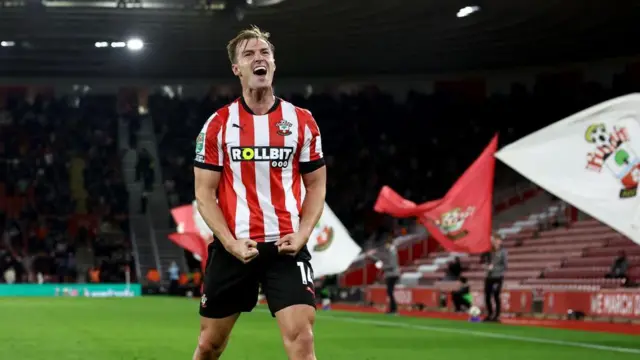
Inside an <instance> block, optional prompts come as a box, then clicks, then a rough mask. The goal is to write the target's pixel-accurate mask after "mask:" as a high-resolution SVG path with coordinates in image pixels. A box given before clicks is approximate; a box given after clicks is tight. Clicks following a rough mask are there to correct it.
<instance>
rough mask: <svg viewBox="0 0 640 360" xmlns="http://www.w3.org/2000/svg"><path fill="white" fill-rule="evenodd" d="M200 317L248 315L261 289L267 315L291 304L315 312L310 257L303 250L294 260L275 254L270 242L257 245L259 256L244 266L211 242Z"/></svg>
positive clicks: (217, 244) (272, 244) (217, 243)
mask: <svg viewBox="0 0 640 360" xmlns="http://www.w3.org/2000/svg"><path fill="white" fill-rule="evenodd" d="M208 250H209V258H208V260H207V267H206V270H205V275H204V289H203V295H202V298H201V299H200V316H202V317H206V318H215V319H219V318H224V317H227V316H230V315H233V314H236V313H240V312H250V311H251V310H253V308H254V307H255V306H256V304H257V302H258V289H259V287H260V286H262V292H263V293H264V295H265V297H266V299H267V303H268V305H269V310H270V311H271V315H272V316H275V313H276V312H278V311H279V310H282V309H284V308H286V307H289V306H291V305H298V304H306V305H310V306H312V307H314V309H315V303H316V301H315V288H314V286H313V269H312V268H311V263H310V262H309V260H311V255H310V254H309V251H308V250H307V248H306V247H305V248H304V249H303V250H302V251H300V253H298V255H296V256H295V257H293V256H290V255H280V254H278V249H277V248H276V246H275V244H274V243H258V251H259V255H258V256H257V257H256V258H255V259H253V260H252V261H250V262H249V263H248V264H244V263H242V262H241V261H240V260H238V259H236V258H235V257H234V256H233V255H231V254H230V253H229V252H227V250H225V248H224V247H223V246H222V244H221V243H220V241H218V240H215V241H214V242H213V243H211V244H210V245H209V249H208Z"/></svg>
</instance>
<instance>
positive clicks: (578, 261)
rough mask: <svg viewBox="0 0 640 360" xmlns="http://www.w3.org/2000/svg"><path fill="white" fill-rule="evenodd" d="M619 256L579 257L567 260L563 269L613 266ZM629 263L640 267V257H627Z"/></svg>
mask: <svg viewBox="0 0 640 360" xmlns="http://www.w3.org/2000/svg"><path fill="white" fill-rule="evenodd" d="M616 258H617V256H611V255H608V256H594V257H579V258H572V259H567V260H566V261H565V262H564V264H563V267H565V268H569V267H576V266H611V265H613V262H614V261H615V260H616ZM627 261H629V266H636V265H640V256H629V257H627Z"/></svg>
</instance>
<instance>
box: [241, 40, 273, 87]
mask: <svg viewBox="0 0 640 360" xmlns="http://www.w3.org/2000/svg"><path fill="white" fill-rule="evenodd" d="M232 70H233V73H234V74H235V75H236V76H238V77H239V78H240V83H241V84H242V87H243V88H249V89H260V88H266V87H271V83H272V82H273V73H274V72H275V71H276V63H275V60H274V58H273V52H271V48H270V47H269V44H268V43H267V42H266V41H264V40H262V39H249V40H246V41H243V42H241V43H239V44H238V47H237V48H236V63H235V64H233V65H232Z"/></svg>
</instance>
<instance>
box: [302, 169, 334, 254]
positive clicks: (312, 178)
mask: <svg viewBox="0 0 640 360" xmlns="http://www.w3.org/2000/svg"><path fill="white" fill-rule="evenodd" d="M302 181H303V182H304V187H305V189H306V191H307V193H306V195H305V197H304V201H303V202H302V211H301V214H300V229H299V230H298V232H299V233H301V235H302V236H303V238H304V239H306V240H307V241H308V240H309V237H310V236H311V232H312V231H313V228H314V227H315V226H316V224H317V223H318V221H319V220H320V216H322V210H324V200H325V196H326V194H327V167H326V166H322V167H320V168H318V169H316V170H314V171H313V172H310V173H307V174H303V175H302ZM305 244H306V241H305Z"/></svg>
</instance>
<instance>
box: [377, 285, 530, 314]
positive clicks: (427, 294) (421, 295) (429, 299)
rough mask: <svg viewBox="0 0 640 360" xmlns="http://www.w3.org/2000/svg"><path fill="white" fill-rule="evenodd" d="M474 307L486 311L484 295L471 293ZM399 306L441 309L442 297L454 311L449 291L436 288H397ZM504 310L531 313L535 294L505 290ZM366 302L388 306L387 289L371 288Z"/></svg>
mask: <svg viewBox="0 0 640 360" xmlns="http://www.w3.org/2000/svg"><path fill="white" fill-rule="evenodd" d="M471 293H472V295H473V299H474V305H476V306H478V307H479V308H481V309H484V294H482V293H481V292H479V291H472V292H471ZM394 294H395V296H396V301H397V302H398V304H399V305H404V306H410V305H415V304H420V305H423V306H424V307H426V308H439V307H440V297H441V296H442V295H444V296H446V306H447V308H449V309H453V301H452V300H451V294H450V292H449V291H443V290H441V289H436V288H426V287H424V288H423V287H413V288H396V290H395V292H394ZM500 299H501V303H502V310H503V311H505V312H509V313H529V312H531V311H532V304H533V293H532V292H531V291H530V290H503V291H502V293H501V294H500ZM366 301H367V302H371V303H373V304H376V305H382V304H387V302H388V300H387V289H386V288H385V287H382V286H370V287H369V288H367V291H366Z"/></svg>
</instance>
